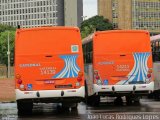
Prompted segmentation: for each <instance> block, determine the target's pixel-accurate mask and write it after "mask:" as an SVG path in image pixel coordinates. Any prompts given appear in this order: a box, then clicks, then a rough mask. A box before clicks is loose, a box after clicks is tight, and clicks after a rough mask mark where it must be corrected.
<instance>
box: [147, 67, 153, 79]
mask: <svg viewBox="0 0 160 120" xmlns="http://www.w3.org/2000/svg"><path fill="white" fill-rule="evenodd" d="M151 77H152V69H151V68H149V69H148V73H147V78H151Z"/></svg>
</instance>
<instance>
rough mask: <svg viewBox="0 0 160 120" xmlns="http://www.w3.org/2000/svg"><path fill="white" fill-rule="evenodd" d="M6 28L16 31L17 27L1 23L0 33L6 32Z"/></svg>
mask: <svg viewBox="0 0 160 120" xmlns="http://www.w3.org/2000/svg"><path fill="white" fill-rule="evenodd" d="M6 30H9V31H15V30H16V28H15V27H13V26H9V25H3V24H0V33H1V32H4V31H6Z"/></svg>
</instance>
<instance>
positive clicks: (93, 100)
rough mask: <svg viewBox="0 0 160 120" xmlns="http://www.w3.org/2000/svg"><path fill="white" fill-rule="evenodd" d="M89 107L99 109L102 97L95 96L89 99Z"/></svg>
mask: <svg viewBox="0 0 160 120" xmlns="http://www.w3.org/2000/svg"><path fill="white" fill-rule="evenodd" d="M87 103H88V105H90V106H93V107H98V106H99V104H100V96H98V95H93V96H90V97H88V101H87Z"/></svg>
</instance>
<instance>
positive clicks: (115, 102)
mask: <svg viewBox="0 0 160 120" xmlns="http://www.w3.org/2000/svg"><path fill="white" fill-rule="evenodd" d="M114 104H115V105H123V100H122V97H117V98H116V99H115V100H114Z"/></svg>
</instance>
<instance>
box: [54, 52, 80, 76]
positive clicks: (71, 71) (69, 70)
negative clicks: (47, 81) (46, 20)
mask: <svg viewBox="0 0 160 120" xmlns="http://www.w3.org/2000/svg"><path fill="white" fill-rule="evenodd" d="M77 57H78V55H62V56H60V58H61V59H63V60H64V62H65V66H64V68H63V69H62V70H61V71H60V72H59V73H57V74H56V75H55V76H53V78H72V77H77V76H78V72H79V71H80V68H79V67H78V65H77V62H76V61H77Z"/></svg>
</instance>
